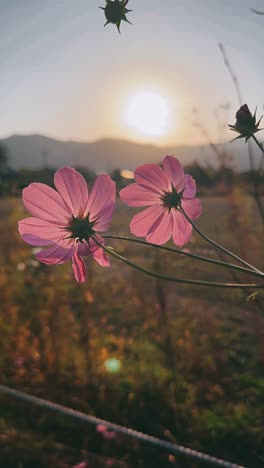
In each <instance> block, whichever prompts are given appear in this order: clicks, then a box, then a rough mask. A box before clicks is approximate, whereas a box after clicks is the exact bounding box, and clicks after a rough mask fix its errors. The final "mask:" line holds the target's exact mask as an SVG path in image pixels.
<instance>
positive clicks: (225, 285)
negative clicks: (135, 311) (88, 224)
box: [92, 236, 264, 289]
mask: <svg viewBox="0 0 264 468" xmlns="http://www.w3.org/2000/svg"><path fill="white" fill-rule="evenodd" d="M92 239H93V240H94V242H95V243H96V244H97V245H99V247H101V248H102V249H103V250H104V251H105V252H107V253H108V254H109V255H111V256H112V257H115V258H117V259H118V260H120V261H121V262H123V263H125V264H126V265H128V266H130V267H132V268H135V270H138V271H140V272H141V273H145V274H146V275H149V276H153V277H154V278H160V279H164V280H167V281H172V282H174V283H182V284H190V285H192V286H209V287H214V288H235V289H248V288H253V289H264V283H263V284H250V283H249V284H237V283H215V282H210V281H200V280H189V279H182V278H175V277H174V276H168V275H163V274H160V273H155V272H153V271H151V270H147V269H146V268H143V267H141V266H140V265H137V264H136V263H134V262H131V261H130V260H128V259H127V258H125V257H123V256H122V255H120V254H118V253H117V252H115V251H114V250H112V249H110V248H109V247H105V246H104V245H103V244H102V243H101V242H99V241H98V239H97V238H96V237H95V236H92Z"/></svg>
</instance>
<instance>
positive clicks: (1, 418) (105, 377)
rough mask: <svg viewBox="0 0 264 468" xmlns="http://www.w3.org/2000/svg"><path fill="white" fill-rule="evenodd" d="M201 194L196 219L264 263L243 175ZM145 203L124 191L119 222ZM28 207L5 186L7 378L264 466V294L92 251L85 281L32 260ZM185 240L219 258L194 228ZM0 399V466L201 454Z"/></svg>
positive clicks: (2, 359) (145, 256)
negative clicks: (225, 190) (107, 433)
mask: <svg viewBox="0 0 264 468" xmlns="http://www.w3.org/2000/svg"><path fill="white" fill-rule="evenodd" d="M203 205H204V214H203V215H202V217H201V219H200V220H199V227H200V228H202V229H203V230H204V232H206V233H207V234H208V235H209V236H211V237H213V238H214V239H215V240H217V241H219V242H220V243H222V244H223V245H224V246H226V247H227V248H230V249H233V251H235V252H236V253H238V254H241V256H243V257H244V258H245V259H247V260H248V261H251V262H252V263H254V264H255V265H256V266H258V267H260V268H261V267H262V268H263V265H264V252H263V234H262V232H261V228H260V223H259V222H258V214H257V212H256V209H255V207H254V202H253V201H252V199H250V198H249V197H246V196H243V195H242V194H241V192H240V191H239V190H238V189H236V190H235V191H233V193H232V194H231V195H230V196H228V197H218V198H216V197H207V198H204V199H203ZM134 213H135V210H133V209H129V208H127V207H125V206H122V205H121V204H118V207H117V210H116V213H115V215H114V219H113V224H112V228H111V232H112V233H114V234H120V235H121V234H122V235H128V234H129V232H128V224H129V220H130V219H131V217H132V214H134ZM25 215H26V213H25V212H24V209H23V207H22V204H21V202H20V201H19V200H18V199H16V198H8V199H5V198H2V199H0V239H1V242H0V303H1V314H0V333H1V335H0V336H1V339H0V351H1V352H0V368H1V383H3V384H6V385H10V386H12V387H15V388H18V389H21V390H24V391H27V392H30V393H32V394H35V395H39V396H42V397H44V398H47V399H51V400H52V401H55V402H58V403H62V404H64V405H68V406H71V407H73V408H76V409H79V410H81V411H84V412H88V413H91V414H94V415H96V416H98V417H102V418H104V419H108V420H110V421H113V422H116V423H119V424H124V425H127V426H130V427H133V428H135V429H137V430H140V431H143V432H146V433H149V434H152V435H155V436H158V437H161V438H164V439H166V440H170V441H174V442H177V443H180V444H182V445H186V446H189V447H190V448H192V449H196V450H200V451H203V452H206V453H209V454H211V455H214V456H218V457H220V458H226V459H229V460H230V461H234V462H236V463H240V464H243V465H245V466H247V467H252V468H253V467H254V468H258V467H261V466H263V465H264V449H263V446H264V433H263V424H264V415H263V404H264V370H263V368H264V367H263V365H264V318H263V317H264V316H263V307H262V306H261V301H262V304H263V303H264V298H261V297H260V296H258V297H257V301H254V302H252V301H249V302H247V294H245V293H243V292H241V291H235V290H220V289H209V288H204V287H203V288H198V287H193V288H190V287H186V286H180V285H175V284H169V283H165V282H163V281H160V280H155V279H152V278H150V277H147V276H144V275H143V274H140V273H138V272H136V271H134V270H131V269H129V268H128V267H127V266H126V265H123V264H120V263H118V262H117V261H116V260H112V264H111V268H109V269H103V268H100V267H99V266H97V265H96V264H95V263H94V262H92V261H90V260H89V261H88V280H87V282H86V284H84V285H82V286H80V285H77V284H76V283H75V282H74V281H73V275H72V272H71V267H70V265H64V266H57V267H46V266H45V265H40V264H39V263H38V262H36V261H35V260H34V255H33V253H34V252H33V250H32V248H31V247H30V246H28V245H26V244H25V243H23V241H22V240H21V239H20V237H19V235H18V233H17V227H16V223H17V221H18V220H19V219H21V218H23V217H24V216H25ZM108 244H109V245H111V246H113V247H114V248H116V250H117V251H118V252H120V253H122V254H123V255H126V256H127V257H128V258H130V259H132V260H133V261H135V262H136V263H139V264H141V265H145V266H148V267H149V268H152V269H156V270H157V271H162V272H164V273H168V274H173V275H175V276H179V277H192V278H201V277H202V278H203V279H206V280H217V281H230V280H232V281H233V278H232V277H231V276H230V271H228V270H226V269H225V268H224V269H223V268H216V267H215V266H209V265H208V264H205V263H201V262H197V261H196V262H194V261H193V260H190V259H187V258H183V257H180V256H178V255H174V254H171V253H169V254H168V253H158V254H157V253H154V252H153V250H151V249H150V248H148V247H140V246H137V245H133V244H129V243H125V242H120V241H111V242H110V241H109V242H108ZM187 247H188V249H189V250H190V251H191V252H193V253H199V254H202V255H203V254H204V255H206V256H210V255H211V256H214V257H216V258H218V257H217V254H216V252H215V251H214V250H213V248H211V247H209V246H208V245H206V244H205V243H204V241H202V240H201V239H199V238H198V237H197V235H195V236H194V237H193V239H192V242H191V243H190V244H189V245H188V246H187ZM238 278H240V279H241V280H242V279H243V281H248V279H249V278H247V277H244V276H242V275H238ZM113 359H114V360H115V361H111V360H113ZM113 362H114V363H115V364H116V366H117V368H116V369H113V368H112V369H111V368H110V367H111V365H110V366H109V363H110V364H111V363H113ZM111 370H112V372H111ZM113 370H115V372H113ZM0 408H1V412H0V466H5V467H23V468H24V467H65V468H67V467H72V466H74V465H76V464H78V463H80V462H82V461H84V460H88V461H89V467H99V468H100V467H107V466H108V467H109V466H112V467H122V468H130V467H133V468H134V467H135V468H136V467H150V468H152V467H153V468H166V467H172V466H176V467H178V468H184V467H195V468H196V467H200V466H201V467H202V466H204V465H203V464H199V463H197V462H193V461H190V460H188V459H185V458H183V457H176V456H172V455H171V454H169V453H166V452H163V451H161V450H160V449H155V448H151V447H148V446H146V445H145V444H142V443H138V442H136V441H133V440H131V439H128V438H126V437H124V436H119V435H116V436H115V437H114V438H113V439H112V440H108V439H107V438H104V437H103V436H102V435H101V434H100V433H99V432H98V431H96V429H95V428H93V427H87V426H80V425H77V424H76V423H73V422H72V421H69V420H67V419H65V418H63V417H61V416H56V417H55V416H54V415H51V414H48V413H47V412H45V411H43V410H41V411H40V410H39V409H36V408H33V407H29V406H28V405H26V404H21V403H18V402H15V401H14V400H11V399H8V398H7V397H4V396H2V395H0Z"/></svg>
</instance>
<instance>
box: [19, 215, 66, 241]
mask: <svg viewBox="0 0 264 468" xmlns="http://www.w3.org/2000/svg"><path fill="white" fill-rule="evenodd" d="M18 231H19V233H20V235H21V237H22V239H23V240H24V241H25V242H27V243H28V244H30V245H34V246H36V247H42V246H43V247H44V246H46V245H50V244H54V243H56V242H57V241H59V240H60V239H63V238H64V237H66V236H67V234H66V231H64V230H63V229H62V228H61V227H59V226H58V225H57V224H54V223H51V222H50V221H45V220H44V219H40V218H25V219H22V221H19V222H18Z"/></svg>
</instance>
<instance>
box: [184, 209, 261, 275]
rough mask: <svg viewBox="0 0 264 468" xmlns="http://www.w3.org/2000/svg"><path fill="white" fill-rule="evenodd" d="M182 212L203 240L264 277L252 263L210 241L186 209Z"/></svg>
mask: <svg viewBox="0 0 264 468" xmlns="http://www.w3.org/2000/svg"><path fill="white" fill-rule="evenodd" d="M181 211H182V213H183V214H184V216H185V218H186V219H187V221H189V223H190V224H191V225H192V227H193V229H194V230H195V231H196V232H197V233H198V234H199V235H200V236H201V237H202V239H204V240H205V241H207V242H209V244H211V245H213V246H214V247H217V248H218V249H220V250H221V251H222V252H224V253H225V254H227V255H229V256H230V257H232V258H234V259H235V260H237V261H238V262H239V263H241V264H242V265H245V266H246V267H247V268H249V269H250V270H252V271H255V272H257V273H260V274H261V275H262V276H263V275H264V273H263V272H262V271H260V270H258V269H257V268H255V267H254V266H253V265H251V264H250V263H247V262H246V261H245V260H243V259H242V258H240V257H238V255H236V254H234V253H233V252H231V251H230V250H228V249H226V248H225V247H223V246H222V245H220V244H218V243H217V242H215V241H213V240H212V239H210V238H209V237H207V236H206V235H205V234H203V232H202V231H201V230H200V229H199V228H198V227H197V226H196V224H195V223H194V222H193V221H192V220H191V218H190V217H189V216H188V214H187V213H186V211H185V210H184V208H183V207H182V206H181Z"/></svg>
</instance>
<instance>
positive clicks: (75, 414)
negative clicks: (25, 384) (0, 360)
mask: <svg viewBox="0 0 264 468" xmlns="http://www.w3.org/2000/svg"><path fill="white" fill-rule="evenodd" d="M0 393H3V394H5V395H8V396H9V397H12V398H15V399H17V400H22V401H25V402H27V403H31V404H32V405H35V406H39V407H41V408H45V409H47V410H49V411H53V412H56V413H60V414H62V415H64V416H67V417H70V418H72V419H75V420H76V421H81V422H84V423H88V424H94V425H98V424H102V425H104V426H105V427H107V428H108V429H110V430H112V431H115V432H119V433H120V434H124V435H126V436H128V437H132V438H134V439H138V440H140V441H142V442H146V443H148V444H152V445H154V446H156V447H160V448H163V449H165V450H166V451H169V452H170V453H175V454H181V455H185V456H186V457H188V458H192V459H196V460H199V461H201V462H204V463H207V464H211V465H214V466H221V467H225V468H245V467H244V466H242V465H236V464H234V463H230V462H228V461H225V460H221V459H220V458H216V457H212V456H211V455H207V454H205V453H201V452H197V451H196V450H192V449H190V448H187V447H183V446H181V445H178V444H175V443H172V442H168V441H166V440H162V439H159V438H158V437H154V436H151V435H148V434H144V433H143V432H139V431H136V430H134V429H130V428H128V427H125V426H120V425H119V424H115V423H112V422H109V421H105V420H104V419H100V418H97V417H95V416H92V415H89V414H85V413H82V412H80V411H77V410H75V409H72V408H67V407H66V406H62V405H59V404H58V403H53V402H51V401H49V400H44V399H43V398H39V397H36V396H33V395H30V394H28V393H25V392H21V391H19V390H15V389H14V388H10V387H7V386H5V385H0Z"/></svg>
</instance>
